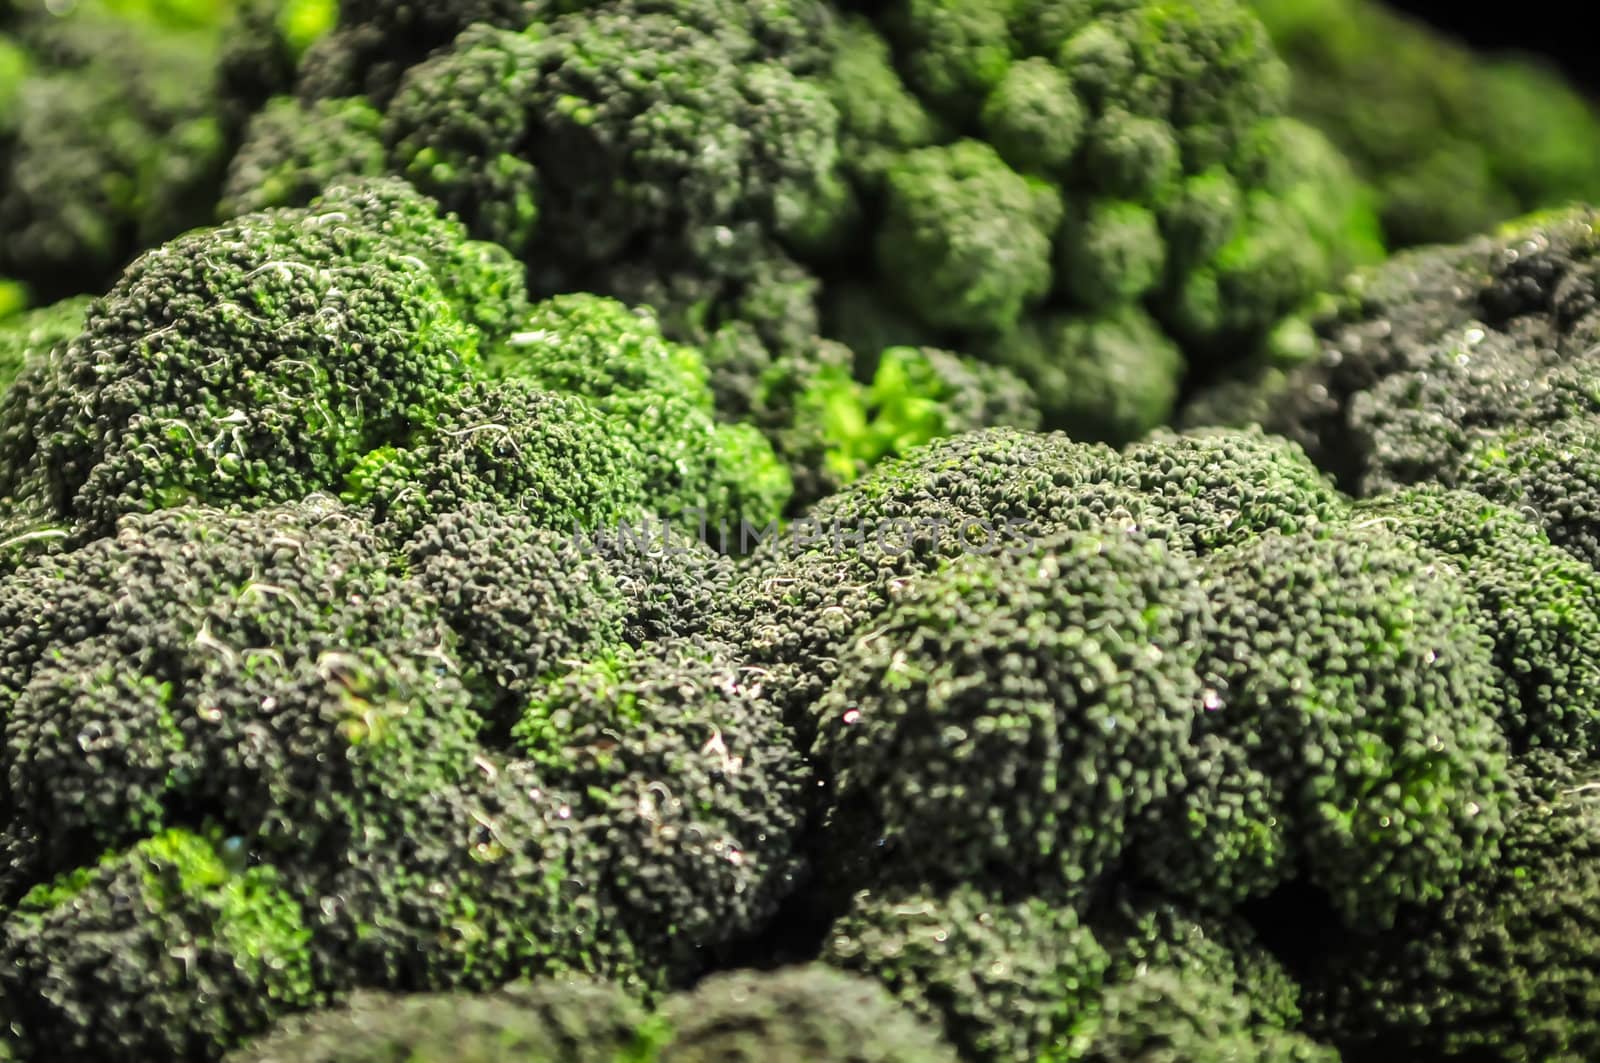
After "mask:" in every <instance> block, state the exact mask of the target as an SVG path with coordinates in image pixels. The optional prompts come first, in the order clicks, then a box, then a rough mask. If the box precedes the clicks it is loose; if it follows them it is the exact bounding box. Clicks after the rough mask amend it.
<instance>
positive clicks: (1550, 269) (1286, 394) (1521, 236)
mask: <svg viewBox="0 0 1600 1063" xmlns="http://www.w3.org/2000/svg"><path fill="white" fill-rule="evenodd" d="M1595 246H1596V241H1595V229H1594V214H1593V211H1592V210H1591V209H1589V208H1573V209H1570V210H1565V211H1560V212H1557V213H1555V214H1550V215H1542V216H1534V217H1531V218H1527V219H1523V220H1521V221H1519V222H1517V223H1514V224H1511V225H1508V226H1507V227H1505V228H1504V229H1502V230H1500V231H1499V232H1497V233H1495V234H1492V235H1489V236H1483V237H1479V238H1476V239H1473V240H1470V241H1467V242H1466V243H1464V244H1460V245H1455V246H1449V247H1440V248H1426V249H1421V250H1416V251H1412V252H1408V253H1406V254H1403V255H1401V256H1398V257H1396V258H1395V259H1394V260H1393V261H1391V262H1390V263H1388V264H1386V265H1384V266H1382V267H1380V268H1378V269H1376V270H1374V271H1372V272H1371V273H1368V274H1364V275H1359V276H1357V277H1354V278H1352V280H1351V282H1350V283H1349V285H1347V287H1346V289H1345V290H1344V291H1342V292H1340V293H1339V294H1338V295H1337V297H1336V298H1335V299H1334V300H1333V301H1332V303H1331V305H1330V307H1329V309H1328V311H1327V313H1325V314H1324V315H1323V316H1322V317H1321V318H1320V319H1319V320H1318V322H1317V330H1318V333H1319V337H1320V339H1321V346H1322V350H1321V352H1320V354H1319V355H1318V357H1317V358H1316V360H1315V361H1313V362H1311V363H1308V364H1306V365H1305V366H1302V367H1300V368H1299V369H1297V370H1295V371H1293V372H1291V373H1289V374H1287V376H1286V377H1285V378H1283V379H1281V380H1279V381H1277V382H1275V383H1273V384H1272V385H1271V386H1272V389H1273V394H1274V396H1275V400H1274V401H1273V402H1272V403H1271V406H1272V409H1271V413H1270V415H1269V416H1268V418H1267V420H1266V423H1267V426H1268V427H1269V428H1272V429H1275V430H1278V431H1281V432H1283V433H1285V434H1286V435H1288V436H1290V437H1291V438H1293V439H1296V440H1298V441H1300V442H1301V443H1303V444H1304V445H1305V447H1306V449H1307V451H1308V452H1309V453H1310V454H1311V456H1312V457H1313V458H1314V459H1315V460H1316V461H1317V462H1318V464H1319V465H1321V466H1322V467H1324V468H1326V469H1328V470H1329V471H1330V472H1331V473H1332V474H1333V475H1335V476H1336V477H1337V478H1338V479H1339V481H1340V483H1341V484H1343V485H1344V486H1346V487H1347V488H1349V489H1350V490H1353V491H1355V492H1356V493H1358V494H1362V495H1372V496H1376V495H1381V494H1383V493H1385V492H1388V491H1393V490H1395V489H1397V488H1403V487H1406V486H1409V485H1413V484H1429V483H1437V484H1442V485H1444V486H1458V487H1464V488H1468V489H1470V490H1473V491H1476V492H1478V493H1479V494H1482V495H1484V496H1485V497H1487V498H1489V499H1491V500H1492V501H1496V502H1499V503H1502V504H1505V505H1509V506H1513V507H1516V508H1519V509H1521V510H1523V511H1524V512H1525V513H1528V514H1530V515H1532V516H1533V518H1534V519H1535V520H1536V521H1537V522H1538V523H1539V524H1541V525H1542V526H1543V527H1544V528H1545V530H1546V532H1547V533H1548V535H1549V536H1550V539H1551V541H1552V542H1554V543H1556V544H1557V545H1558V546H1562V547H1564V548H1566V549H1568V550H1570V551H1571V552H1572V553H1574V554H1575V555H1577V556H1578V557H1579V558H1581V559H1583V560H1585V561H1587V562H1589V563H1590V564H1594V563H1595V562H1596V560H1597V559H1600V546H1597V545H1596V543H1597V536H1596V532H1595V529H1594V524H1593V518H1592V515H1591V514H1592V512H1593V507H1592V505H1590V504H1589V502H1588V501H1587V500H1588V499H1590V498H1592V496H1593V493H1594V486H1593V481H1594V473H1593V471H1592V470H1590V469H1588V468H1587V464H1586V460H1585V455H1586V454H1587V453H1588V450H1589V440H1590V438H1591V436H1592V434H1593V429H1592V428H1591V427H1590V426H1591V425H1592V424H1593V423H1594V419H1595V417H1596V416H1597V415H1600V401H1597V397H1596V394H1595V391H1594V388H1593V384H1592V380H1593V357H1594V355H1593V352H1594V350H1595V342H1596V340H1597V339H1600V309H1597V307H1596V304H1595V300H1594V296H1593V290H1594V270H1595V266H1594V249H1595Z"/></svg>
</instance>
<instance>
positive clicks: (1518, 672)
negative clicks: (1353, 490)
mask: <svg viewBox="0 0 1600 1063" xmlns="http://www.w3.org/2000/svg"><path fill="white" fill-rule="evenodd" d="M1353 516H1355V517H1356V518H1357V519H1364V520H1375V521H1381V522H1383V523H1384V524H1386V525H1388V526H1390V527H1391V528H1393V529H1394V530H1395V531H1397V532H1399V533H1400V534H1401V535H1405V536H1407V537H1409V538H1412V539H1415V540H1416V541H1418V542H1420V543H1422V544H1423V545H1424V546H1426V547H1428V548H1429V549H1431V550H1434V551H1436V552H1437V553H1439V554H1440V555H1441V556H1442V557H1444V558H1447V559H1449V560H1451V561H1453V562H1455V564H1456V566H1457V567H1458V568H1459V570H1460V572H1461V578H1462V581H1463V582H1464V583H1465V584H1466V586H1467V587H1468V588H1469V589H1470V590H1471V591H1472V592H1473V593H1474V594H1475V595H1476V596H1477V599H1478V621H1479V625H1480V626H1481V627H1482V628H1483V630H1484V632H1485V633H1486V634H1488V635H1489V636H1490V637H1492V638H1493V639H1494V643H1495V660H1496V664H1497V665H1498V666H1499V674H1500V679H1501V684H1502V686H1504V687H1505V688H1506V692H1505V697H1504V702H1503V703H1504V706H1505V716H1504V717H1503V718H1502V720H1501V728H1502V729H1503V730H1504V731H1505V733H1506V735H1507V736H1508V737H1509V738H1511V739H1512V741H1513V743H1514V745H1515V746H1516V747H1517V748H1518V750H1519V751H1525V750H1527V749H1530V748H1544V749H1557V750H1560V749H1574V750H1593V749H1595V748H1600V735H1597V734H1596V730H1595V728H1596V721H1595V716H1594V713H1595V704H1596V698H1597V697H1600V671H1597V668H1600V660H1596V659H1595V657H1594V656H1593V652H1592V650H1591V647H1592V646H1594V645H1595V642H1594V634H1593V633H1594V632H1596V631H1600V613H1597V612H1596V603H1597V602H1600V597H1597V583H1596V581H1597V580H1600V576H1597V574H1596V573H1595V571H1594V569H1593V568H1592V567H1591V566H1590V565H1586V564H1584V563H1583V562H1582V561H1580V560H1579V559H1577V558H1574V557H1572V556H1571V555H1570V554H1568V553H1566V552H1564V551H1562V550H1560V549H1558V548H1556V547H1555V546H1554V545H1553V544H1552V543H1551V542H1550V540H1549V538H1548V537H1547V536H1546V535H1545V534H1544V533H1543V531H1541V530H1540V529H1539V527H1538V526H1537V525H1535V524H1533V523H1532V522H1530V521H1529V520H1528V519H1527V518H1526V517H1525V516H1523V514H1522V513H1521V512H1519V511H1517V510H1515V509H1510V508H1507V507H1505V506H1501V505H1498V504H1496V503H1494V502H1490V501H1488V500H1487V499H1485V498H1483V497H1481V496H1480V495H1477V494H1473V493H1470V492H1467V491H1449V490H1443V489H1440V488H1436V487H1435V488H1413V489H1410V490H1405V491H1397V492H1395V493H1393V494H1388V495H1380V496H1378V497H1376V498H1373V499H1370V500H1367V501H1365V502H1362V503H1360V504H1359V505H1358V506H1357V507H1356V509H1355V511H1354V514H1353Z"/></svg>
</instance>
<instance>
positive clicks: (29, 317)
mask: <svg viewBox="0 0 1600 1063" xmlns="http://www.w3.org/2000/svg"><path fill="white" fill-rule="evenodd" d="M91 302H92V300H91V299H89V298H88V297H87V296H78V297H76V298H72V299H64V300H62V301H61V302H59V303H56V304H55V305H53V306H44V307H39V308H38V309H36V310H27V311H24V312H22V313H20V314H16V315H14V316H12V317H9V318H6V319H5V320H3V321H0V395H4V394H5V392H6V391H7V390H9V389H10V387H11V384H12V382H13V381H15V380H16V379H17V375H18V374H19V373H21V372H22V369H23V366H25V365H27V364H28V362H30V361H32V360H35V359H39V358H43V357H46V356H48V355H49V353H50V352H51V350H53V349H54V348H55V345H56V344H58V343H61V342H63V341H64V340H71V339H74V338H75V337H76V336H77V335H78V333H79V332H80V331H81V330H82V328H83V319H84V317H85V316H87V314H88V312H89V306H90V304H91Z"/></svg>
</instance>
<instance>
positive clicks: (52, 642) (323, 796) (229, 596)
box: [0, 499, 480, 904]
mask: <svg viewBox="0 0 1600 1063" xmlns="http://www.w3.org/2000/svg"><path fill="white" fill-rule="evenodd" d="M0 616H3V617H4V618H5V620H4V630H5V632H6V636H5V640H4V641H5V647H4V650H3V657H4V659H5V661H6V667H5V669H4V670H3V671H0V721H3V722H4V725H5V742H4V746H3V763H4V768H5V778H6V784H5V788H4V794H5V806H6V809H7V816H6V824H5V827H4V829H3V831H0V835H3V837H4V838H5V840H6V845H7V848H8V849H9V851H10V857H11V859H10V860H9V861H8V864H7V866H6V867H5V868H4V871H3V877H0V904H3V903H5V901H6V900H7V899H8V895H11V894H13V891H12V888H11V886H12V884H13V883H18V882H21V883H22V884H24V885H25V884H26V882H28V881H33V880H36V879H37V878H38V877H39V875H40V873H41V872H44V873H49V872H54V871H57V870H64V869H68V868H71V867H74V866H78V865H80V864H84V863H87V862H88V860H89V859H90V858H92V857H93V856H95V855H97V854H99V853H101V852H103V851H105V850H106V849H108V848H112V847H117V846H122V845H125V844H128V843H129V842H132V841H135V840H137V839H138V838H140V837H142V836H144V835H147V834H150V833H153V832H155V831H156V830H159V829H163V828H165V827H169V826H177V825H181V824H183V823H185V822H189V821H192V820H194V818H195V817H204V818H205V819H206V820H207V821H210V822H215V823H218V824H220V825H222V826H224V827H226V828H227V829H228V831H229V832H230V833H232V834H236V835H239V836H242V837H245V838H247V839H252V841H251V845H252V846H253V847H255V850H256V851H258V852H267V853H271V854H276V856H275V857H274V858H275V859H278V858H283V857H285V856H286V855H289V856H294V857H300V856H302V855H304V854H305V853H306V852H308V851H315V850H316V849H317V847H318V846H319V845H320V844H323V843H324V842H326V841H327V840H328V839H329V838H330V837H334V836H337V835H340V834H342V833H343V832H344V831H346V830H350V829H355V828H357V827H359V825H360V824H361V823H362V822H363V821H364V820H365V819H366V817H367V814H368V813H369V812H371V810H372V809H373V808H374V807H375V806H374V802H377V803H379V804H380V805H381V803H382V802H383V801H388V800H397V799H399V798H401V797H405V796H407V795H416V794H419V793H427V792H429V791H430V790H431V789H432V788H434V787H436V786H443V785H447V784H448V783H449V782H450V781H451V780H452V779H453V778H455V777H456V776H458V775H459V774H461V773H462V772H463V771H464V770H465V769H466V766H467V765H468V764H469V763H470V750H471V749H472V746H473V742H474V740H475V738H476V735H477V733H478V730H479V727H480V723H479V720H478V718H477V716H476V715H475V714H474V713H472V712H471V711H470V709H469V707H468V704H467V698H466V694H465V691H464V690H463V689H462V688H461V686H460V684H459V683H458V682H457V681H456V680H455V679H454V678H453V677H452V676H451V675H450V674H449V672H450V670H452V669H454V667H455V665H454V663H453V661H452V660H451V658H450V657H449V656H448V655H447V654H446V652H445V649H444V647H445V646H446V645H447V641H448V634H447V631H446V628H445V626H444V624H443V623H442V621H441V618H440V616H439V613H438V610H437V607H436V606H435V605H434V604H433V602H432V600H431V599H430V598H429V597H428V596H427V594H426V592H425V591H424V590H423V588H422V587H421V586H419V585H418V584H417V583H414V582H412V581H410V580H408V579H404V578H402V577H401V576H400V575H399V574H398V573H397V572H396V571H395V566H394V563H393V560H392V558H391V556H390V555H389V553H388V551H387V549H386V548H385V546H384V544H383V543H382V542H381V541H380V540H378V539H377V538H376V537H375V536H374V535H373V534H372V533H371V531H370V530H369V529H367V528H366V527H365V526H364V525H363V523H362V522H361V521H360V520H359V519H358V518H356V517H355V516H354V515H353V514H350V513H347V512H345V511H343V510H342V509H341V508H340V507H338V506H337V505H336V504H335V503H333V502H332V501H331V500H328V499H313V500H311V501H308V502H305V503H298V504H295V505H293V506H288V507H282V508H277V509H266V510H260V511H257V512H255V513H250V514H227V513H222V512H218V511H212V510H199V509H175V510H168V511H165V512H163V513H159V514H153V515H148V516H137V517H130V518H128V519H127V520H126V521H125V522H124V523H123V524H122V525H121V526H120V527H119V529H118V532H117V534H116V535H115V536H114V537H111V538H105V539H99V540H96V541H95V542H93V543H90V544H88V545H86V546H82V547H80V548H78V549H76V550H71V551H68V552H63V553H58V554H56V555H55V556H51V557H44V558H40V559H37V560H34V561H25V562H23V563H22V564H21V565H19V567H18V569H17V571H16V572H14V573H12V574H11V575H9V576H7V577H6V578H5V580H4V582H3V583H0ZM418 705H425V706H426V711H425V712H419V711H414V706H418Z"/></svg>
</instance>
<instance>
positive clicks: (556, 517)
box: [344, 380, 651, 542]
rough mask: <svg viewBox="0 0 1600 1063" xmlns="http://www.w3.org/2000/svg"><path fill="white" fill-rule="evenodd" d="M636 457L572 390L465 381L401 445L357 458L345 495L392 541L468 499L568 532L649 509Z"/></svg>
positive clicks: (606, 525) (641, 463)
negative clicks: (468, 382)
mask: <svg viewBox="0 0 1600 1063" xmlns="http://www.w3.org/2000/svg"><path fill="white" fill-rule="evenodd" d="M645 467H646V466H645V458H644V456H643V455H642V454H641V453H640V450H639V448H638V447H637V446H636V445H635V444H634V442H633V440H631V439H630V438H629V437H627V436H625V435H622V434H620V433H619V426H618V424H617V422H616V421H615V420H614V419H613V418H610V417H607V416H605V415H604V414H603V413H601V412H600V411H599V410H597V409H595V408H594V406H593V405H592V404H591V403H589V402H588V401H587V400H585V399H582V398H579V397H578V396H576V395H566V394H562V393H560V392H555V391H545V390H543V389H541V388H538V387H535V386H533V385H532V384H529V383H528V382H527V381H524V380H507V381H501V382H497V383H489V382H482V381H478V382H474V383H472V384H470V385H468V386H467V387H465V388H464V389H463V390H462V391H460V392H458V393H456V394H454V395H452V396H451V397H450V401H449V402H448V404H447V405H445V406H444V407H443V408H442V409H440V410H438V411H437V412H436V413H435V414H433V415H432V419H431V423H430V424H429V425H428V427H427V429H426V430H424V431H421V432H418V433H416V434H415V438H414V439H413V440H412V441H411V442H410V443H409V445H402V446H398V447H396V446H385V447H380V448H378V449H376V450H373V451H371V452H369V453H367V454H366V455H364V456H363V457H361V458H360V460H359V461H357V462H356V463H355V464H354V465H353V467H352V468H351V471H350V472H349V473H348V475H347V484H346V490H345V493H344V497H345V498H346V500H348V501H350V502H353V503H355V504H358V505H362V506H365V507H367V508H368V509H369V510H370V511H371V512H372V514H373V516H374V519H375V520H377V521H378V522H379V523H380V524H381V525H382V526H383V527H384V528H385V530H386V531H387V532H388V534H389V535H390V536H392V537H393V538H394V539H395V541H397V542H403V541H405V540H406V539H409V538H411V537H412V536H413V535H415V534H416V533H417V532H418V531H419V530H421V529H423V528H425V527H426V526H427V525H428V524H429V523H431V522H433V521H437V520H439V519H440V518H441V517H442V516H443V515H444V514H447V513H450V512H453V511H456V510H461V509H465V508H467V507H468V506H471V505H473V504H475V503H486V504H488V505H490V506H492V507H494V508H497V509H501V510H504V511H507V512H514V513H516V514H518V515H520V516H521V517H522V518H524V519H526V520H528V521H530V522H531V523H533V524H536V525H538V526H540V527H543V528H549V529H552V530H555V531H561V532H565V533H567V534H569V535H575V534H577V533H580V532H594V531H600V530H605V529H610V528H615V527H618V526H620V525H622V524H624V523H627V522H629V521H632V520H634V519H636V518H638V517H639V516H640V515H641V514H642V513H644V512H645V510H646V509H647V508H649V506H648V503H649V501H650V498H651V496H650V494H649V493H648V491H647V486H646V481H645Z"/></svg>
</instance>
